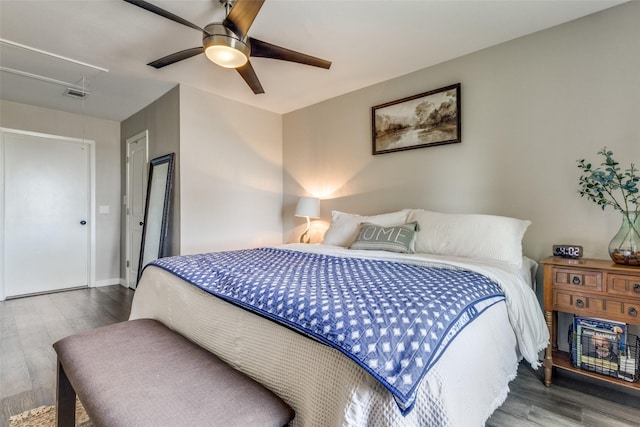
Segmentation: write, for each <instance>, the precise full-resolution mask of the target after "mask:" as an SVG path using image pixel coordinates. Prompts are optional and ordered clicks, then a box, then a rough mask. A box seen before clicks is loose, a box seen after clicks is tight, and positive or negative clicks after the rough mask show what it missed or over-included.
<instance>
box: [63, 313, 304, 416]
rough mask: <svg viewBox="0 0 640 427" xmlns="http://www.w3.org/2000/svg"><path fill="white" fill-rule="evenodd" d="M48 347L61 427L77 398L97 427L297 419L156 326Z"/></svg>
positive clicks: (144, 324) (106, 330) (123, 327)
mask: <svg viewBox="0 0 640 427" xmlns="http://www.w3.org/2000/svg"><path fill="white" fill-rule="evenodd" d="M53 347H54V349H55V350H56V353H57V354H58V390H57V399H56V406H57V423H58V426H59V427H62V426H74V425H75V404H76V393H77V395H78V397H79V399H80V401H81V402H82V403H83V405H84V407H85V409H86V411H87V414H88V415H89V418H91V421H92V422H93V424H94V426H97V427H100V426H104V427H121V426H131V427H133V426H152V427H163V426H172V427H177V426H189V427H197V426H243V427H244V426H261V427H263V426H274V427H281V426H283V425H286V424H287V423H288V422H289V421H291V419H292V418H293V416H294V412H293V410H292V409H291V408H290V407H289V406H288V405H287V404H285V403H284V402H283V401H282V400H281V399H280V398H279V397H277V396H276V395H275V394H273V393H272V392H271V391H269V390H267V389H266V388H265V387H263V386H262V385H260V384H259V383H257V382H256V381H254V380H252V379H251V378H249V377H247V376H246V375H244V374H242V373H241V372H239V371H237V370H235V369H233V368H231V367H230V366H229V365H227V364H225V363H224V362H223V361H221V360H220V359H219V358H217V357H216V356H215V355H213V354H211V353H209V352H208V351H206V350H204V349H202V348H201V347H199V346H197V345H196V344H194V343H192V342H191V341H189V340H187V339H186V338H184V337H183V336H181V335H179V334H178V333H176V332H174V331H171V330H170V329H168V328H167V327H165V326H164V325H162V324H161V323H159V322H157V321H155V320H151V319H138V320H130V321H127V322H122V323H116V324H113V325H109V326H104V327H101V328H97V329H93V330H90V331H87V332H84V333H80V334H77V335H72V336H69V337H66V338H63V339H61V340H60V341H58V342H56V343H55V344H54V345H53ZM257 357H259V356H257Z"/></svg>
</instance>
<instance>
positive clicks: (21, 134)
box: [0, 129, 95, 299]
mask: <svg viewBox="0 0 640 427" xmlns="http://www.w3.org/2000/svg"><path fill="white" fill-rule="evenodd" d="M0 132H1V142H0V144H1V146H0V153H2V154H1V156H2V161H1V162H0V169H1V170H0V176H1V177H2V180H1V182H0V184H1V187H2V191H3V194H4V198H3V202H2V206H0V215H1V216H2V218H1V221H0V223H1V226H2V233H1V236H0V237H1V242H2V245H1V248H2V249H1V252H2V253H1V255H2V256H1V257H0V260H1V264H2V265H1V266H0V267H2V269H1V271H2V272H3V274H1V275H0V280H2V286H0V290H1V291H2V292H1V294H0V299H4V298H6V297H13V296H21V295H29V294H34V293H43V292H51V291H56V290H62V289H69V288H77V287H86V286H88V285H89V284H90V283H91V281H92V278H93V262H92V261H93V257H92V254H93V248H94V244H93V240H94V236H95V228H94V222H95V221H94V219H95V215H94V214H93V212H94V205H95V202H94V198H93V188H94V181H95V178H94V172H93V170H94V164H95V155H94V151H93V141H86V140H82V139H76V138H67V137H62V136H56V135H47V134H40V133H35V132H26V131H19V130H13V129H0Z"/></svg>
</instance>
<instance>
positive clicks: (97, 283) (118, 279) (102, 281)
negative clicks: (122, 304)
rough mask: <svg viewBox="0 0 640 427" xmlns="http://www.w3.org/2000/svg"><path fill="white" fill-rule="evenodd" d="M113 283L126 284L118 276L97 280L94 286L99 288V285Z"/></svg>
mask: <svg viewBox="0 0 640 427" xmlns="http://www.w3.org/2000/svg"><path fill="white" fill-rule="evenodd" d="M113 285H120V286H126V285H125V284H124V282H123V281H122V279H121V278H119V277H117V278H114V279H104V280H98V281H97V282H96V284H95V285H94V287H95V288H99V287H102V286H113Z"/></svg>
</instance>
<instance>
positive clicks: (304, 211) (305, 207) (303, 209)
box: [295, 197, 320, 218]
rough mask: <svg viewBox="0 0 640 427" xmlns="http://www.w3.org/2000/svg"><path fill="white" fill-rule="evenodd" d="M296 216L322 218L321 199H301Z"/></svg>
mask: <svg viewBox="0 0 640 427" xmlns="http://www.w3.org/2000/svg"><path fill="white" fill-rule="evenodd" d="M295 216H303V217H305V216H306V217H309V218H318V217H319V216H320V199H318V198H317V197H300V200H298V205H297V206H296V213H295Z"/></svg>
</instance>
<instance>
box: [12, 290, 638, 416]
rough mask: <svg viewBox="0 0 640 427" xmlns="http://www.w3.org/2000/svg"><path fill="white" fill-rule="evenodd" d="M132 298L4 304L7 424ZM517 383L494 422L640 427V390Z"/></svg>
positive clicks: (522, 375)
mask: <svg viewBox="0 0 640 427" xmlns="http://www.w3.org/2000/svg"><path fill="white" fill-rule="evenodd" d="M132 299H133V291H131V290H128V289H126V288H124V287H121V286H118V285H116V286H107V287H101V288H90V289H81V290H74V291H68V292H61V293H55V294H47V295H39V296H33V297H27V298H19V299H14V300H8V301H3V302H0V427H6V426H8V424H9V423H8V418H9V416H11V415H15V414H18V413H20V412H23V411H25V410H28V409H31V408H35V407H37V406H41V405H52V404H54V402H55V382H56V372H55V367H56V358H55V352H54V351H53V348H52V347H51V345H52V344H53V343H54V342H55V341H57V340H58V339H60V338H63V337H65V336H67V335H71V334H73V333H76V332H80V331H83V330H87V329H91V328H95V327H98V326H102V325H107V324H110V323H115V322H119V321H123V320H126V319H127V318H128V317H129V312H130V309H131V301H132ZM510 388H511V392H510V393H509V396H508V398H507V400H506V402H505V403H504V404H503V405H502V406H501V407H500V408H499V409H498V410H497V411H496V412H495V413H494V414H493V416H492V417H491V418H490V419H489V421H488V422H487V426H491V427H519V426H523V427H526V426H553V427H561V426H594V427H595V426H603V427H607V426H617V427H619V426H640V393H638V392H631V391H627V390H621V389H618V388H615V387H611V386H607V385H605V384H604V383H601V382H597V381H585V380H584V379H582V378H579V377H577V376H575V375H571V374H569V373H563V372H562V371H560V372H559V373H557V374H556V375H555V376H554V384H553V385H552V386H551V387H549V388H547V387H545V386H544V385H543V384H542V370H538V371H533V370H532V369H531V368H529V367H528V365H527V364H526V363H522V364H521V365H520V369H519V372H518V377H517V378H516V379H515V380H514V381H513V382H511V384H510ZM454 427H458V426H454ZM460 427H467V426H460Z"/></svg>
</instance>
